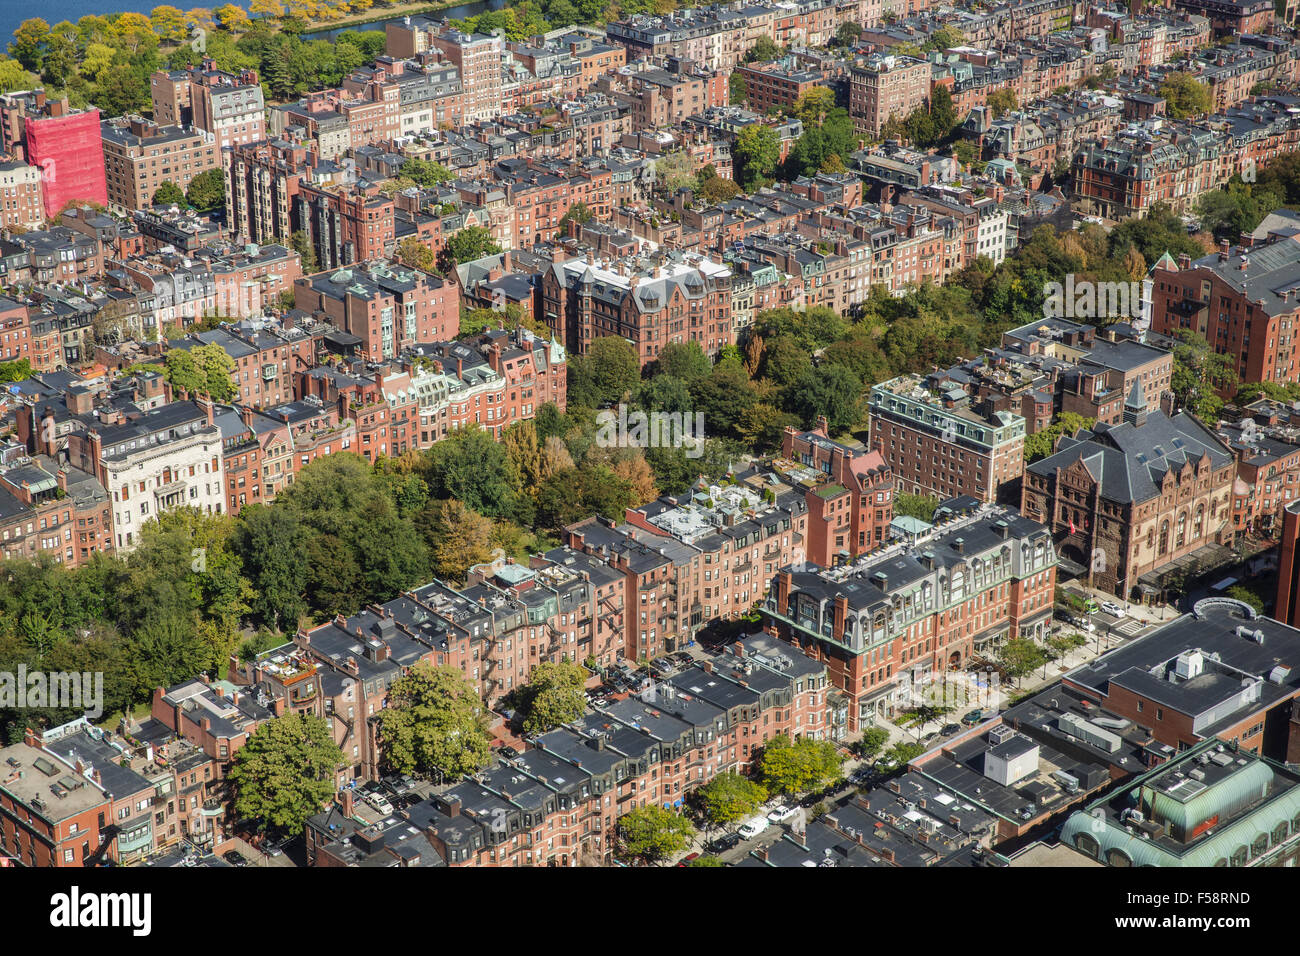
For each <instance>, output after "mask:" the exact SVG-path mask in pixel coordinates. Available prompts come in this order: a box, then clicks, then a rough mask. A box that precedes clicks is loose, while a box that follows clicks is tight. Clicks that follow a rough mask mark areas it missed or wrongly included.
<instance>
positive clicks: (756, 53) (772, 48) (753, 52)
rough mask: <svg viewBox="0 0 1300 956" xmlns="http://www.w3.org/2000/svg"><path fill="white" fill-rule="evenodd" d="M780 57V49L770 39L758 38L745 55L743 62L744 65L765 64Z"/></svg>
mask: <svg viewBox="0 0 1300 956" xmlns="http://www.w3.org/2000/svg"><path fill="white" fill-rule="evenodd" d="M780 55H781V48H780V47H779V46H777V45H776V42H775V41H774V40H773V39H772V38H771V37H759V38H758V42H757V43H755V44H754V45H753V46H752V47H750V48H749V50H748V51H747V52H746V53H745V56H744V59H743V62H745V63H766V62H767V61H768V60H775V59H776V58H777V57H779V56H780Z"/></svg>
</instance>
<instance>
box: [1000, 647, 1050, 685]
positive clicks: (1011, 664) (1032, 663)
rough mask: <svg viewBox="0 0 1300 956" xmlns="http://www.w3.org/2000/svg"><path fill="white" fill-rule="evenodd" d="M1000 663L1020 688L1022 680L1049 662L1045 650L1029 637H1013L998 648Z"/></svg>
mask: <svg viewBox="0 0 1300 956" xmlns="http://www.w3.org/2000/svg"><path fill="white" fill-rule="evenodd" d="M998 662H999V663H1000V664H1001V665H1002V667H1003V668H1004V669H1005V670H1006V672H1007V676H1008V677H1010V678H1012V679H1013V680H1015V682H1016V686H1017V687H1019V686H1020V679H1021V678H1022V677H1024V676H1025V675H1026V674H1030V673H1033V672H1034V671H1035V670H1037V669H1038V668H1040V667H1042V666H1043V664H1045V663H1046V662H1047V655H1046V653H1045V652H1044V651H1043V648H1042V647H1041V646H1040V645H1039V644H1036V643H1035V642H1034V641H1032V640H1030V639H1029V638H1027V637H1013V638H1012V639H1011V640H1009V641H1007V642H1006V643H1005V644H1003V645H1002V646H1001V647H1000V648H998Z"/></svg>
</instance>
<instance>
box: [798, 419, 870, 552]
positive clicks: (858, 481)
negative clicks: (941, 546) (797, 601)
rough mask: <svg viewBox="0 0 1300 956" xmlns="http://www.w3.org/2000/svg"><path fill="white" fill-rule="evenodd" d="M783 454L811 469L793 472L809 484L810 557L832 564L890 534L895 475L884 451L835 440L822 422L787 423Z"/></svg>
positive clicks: (868, 549) (863, 549)
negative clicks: (804, 426) (801, 426)
mask: <svg viewBox="0 0 1300 956" xmlns="http://www.w3.org/2000/svg"><path fill="white" fill-rule="evenodd" d="M781 457H782V458H783V459H787V460H788V461H790V462H793V463H796V464H797V465H799V466H800V467H801V468H802V469H807V470H811V471H812V472H813V474H812V475H806V476H805V475H803V474H799V475H796V474H795V473H793V472H791V473H790V474H789V477H790V478H791V479H792V480H793V479H795V478H799V479H802V480H801V481H800V483H801V484H804V485H805V486H806V487H807V494H806V499H807V503H808V535H807V544H806V546H805V548H804V552H805V556H806V557H807V559H808V560H809V561H811V562H812V563H813V564H818V565H821V566H822V567H824V568H830V567H834V566H835V565H837V564H843V563H845V562H847V561H851V560H852V559H853V558H856V557H857V556H858V555H860V554H864V553H865V552H867V551H871V550H873V549H875V548H878V547H880V546H881V545H883V544H885V543H886V542H887V541H888V540H889V526H890V522H892V521H893V520H894V475H893V472H892V470H891V469H890V467H889V465H888V464H886V462H885V459H884V456H882V455H881V454H880V452H878V451H867V450H866V449H864V448H852V447H849V446H848V445H844V444H841V443H840V442H837V441H831V439H829V438H828V437H827V436H826V424H825V422H819V423H818V425H817V427H816V428H814V429H813V430H811V431H799V430H798V429H796V428H792V427H790V426H787V427H786V429H785V432H784V434H783V435H782V439H781Z"/></svg>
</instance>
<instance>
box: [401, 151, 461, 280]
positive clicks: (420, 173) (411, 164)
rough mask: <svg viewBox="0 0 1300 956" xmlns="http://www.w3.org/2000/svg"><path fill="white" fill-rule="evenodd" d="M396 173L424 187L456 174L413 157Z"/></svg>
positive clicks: (444, 167) (431, 162)
mask: <svg viewBox="0 0 1300 956" xmlns="http://www.w3.org/2000/svg"><path fill="white" fill-rule="evenodd" d="M398 173H399V174H400V175H402V176H405V177H406V178H408V179H410V180H411V181H412V182H413V183H415V184H416V185H417V186H424V187H425V188H426V189H427V188H431V187H433V186H437V185H440V184H441V183H446V182H451V180H453V179H455V178H456V174H455V173H453V172H452V171H451V170H450V169H448V168H447V167H446V166H444V165H442V163H435V162H433V161H432V160H428V159H419V158H415V157H413V158H411V159H408V160H407V161H406V162H404V163H402V165H401V167H400V168H399V169H398ZM463 261H467V260H463Z"/></svg>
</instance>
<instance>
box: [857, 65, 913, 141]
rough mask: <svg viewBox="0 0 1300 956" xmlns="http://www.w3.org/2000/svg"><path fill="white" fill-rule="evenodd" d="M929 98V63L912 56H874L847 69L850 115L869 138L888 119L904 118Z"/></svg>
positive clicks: (858, 128) (877, 134) (875, 134)
mask: <svg viewBox="0 0 1300 956" xmlns="http://www.w3.org/2000/svg"><path fill="white" fill-rule="evenodd" d="M929 98H930V64H929V63H928V62H927V61H925V60H918V59H917V58H916V57H911V56H898V55H895V54H888V55H885V56H881V55H879V54H873V55H872V56H870V57H869V58H868V59H867V60H866V62H865V63H864V64H863V65H861V66H858V65H855V66H853V67H851V68H850V69H849V115H850V116H852V117H853V125H854V126H855V127H856V128H857V130H858V132H859V133H863V134H865V135H867V136H869V137H876V136H879V135H880V130H881V129H882V128H883V127H884V125H885V123H887V122H888V121H889V120H890V119H891V118H894V119H899V120H901V119H903V118H905V117H906V116H907V115H908V114H909V113H911V112H912V110H914V109H916V108H917V107H919V106H922V105H923V104H925V103H926V102H927V101H928V100H929Z"/></svg>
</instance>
